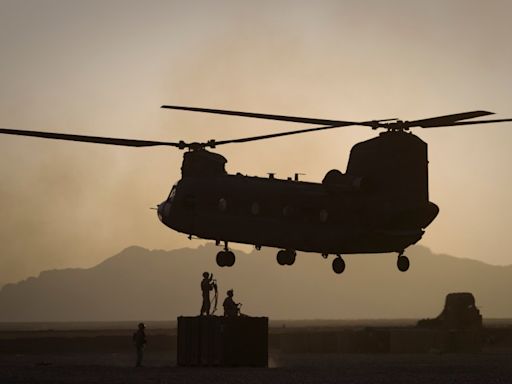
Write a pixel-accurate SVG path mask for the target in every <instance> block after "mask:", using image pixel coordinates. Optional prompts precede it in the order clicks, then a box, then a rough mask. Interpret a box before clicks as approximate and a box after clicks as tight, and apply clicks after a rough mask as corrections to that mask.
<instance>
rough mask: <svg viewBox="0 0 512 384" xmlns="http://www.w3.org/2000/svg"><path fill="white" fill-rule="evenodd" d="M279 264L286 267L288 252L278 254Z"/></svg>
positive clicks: (281, 251)
mask: <svg viewBox="0 0 512 384" xmlns="http://www.w3.org/2000/svg"><path fill="white" fill-rule="evenodd" d="M276 258H277V262H278V263H279V265H286V251H284V250H280V251H279V252H277V257H276Z"/></svg>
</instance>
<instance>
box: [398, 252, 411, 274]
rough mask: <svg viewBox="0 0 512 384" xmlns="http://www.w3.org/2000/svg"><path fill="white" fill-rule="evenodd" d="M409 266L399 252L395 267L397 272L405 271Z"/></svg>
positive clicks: (407, 259) (405, 258)
mask: <svg viewBox="0 0 512 384" xmlns="http://www.w3.org/2000/svg"><path fill="white" fill-rule="evenodd" d="M409 264H410V263H409V258H408V257H407V256H405V255H404V254H402V253H401V252H400V253H399V254H398V258H397V260H396V266H397V267H398V270H399V271H400V272H405V271H407V270H408V269H409Z"/></svg>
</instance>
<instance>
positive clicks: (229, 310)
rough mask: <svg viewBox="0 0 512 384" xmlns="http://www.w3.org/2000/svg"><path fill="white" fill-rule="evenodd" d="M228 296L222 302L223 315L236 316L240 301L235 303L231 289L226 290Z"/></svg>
mask: <svg viewBox="0 0 512 384" xmlns="http://www.w3.org/2000/svg"><path fill="white" fill-rule="evenodd" d="M227 295H228V297H226V298H225V299H224V303H222V306H223V307H224V316H227V317H236V316H238V312H239V310H240V308H239V306H240V305H241V304H240V303H235V301H234V300H233V290H232V289H230V290H229V291H228V292H227Z"/></svg>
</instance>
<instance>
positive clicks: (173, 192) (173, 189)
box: [167, 183, 178, 202]
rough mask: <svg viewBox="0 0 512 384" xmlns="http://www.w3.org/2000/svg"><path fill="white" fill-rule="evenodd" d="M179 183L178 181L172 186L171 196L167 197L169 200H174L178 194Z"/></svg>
mask: <svg viewBox="0 0 512 384" xmlns="http://www.w3.org/2000/svg"><path fill="white" fill-rule="evenodd" d="M177 184H178V183H176V184H174V185H173V186H172V189H171V193H169V197H168V198H167V200H168V201H169V202H172V201H173V200H174V196H176V185H177Z"/></svg>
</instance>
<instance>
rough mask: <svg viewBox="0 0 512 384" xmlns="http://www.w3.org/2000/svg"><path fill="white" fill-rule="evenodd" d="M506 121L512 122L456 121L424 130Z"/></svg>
mask: <svg viewBox="0 0 512 384" xmlns="http://www.w3.org/2000/svg"><path fill="white" fill-rule="evenodd" d="M506 121H512V119H496V120H480V121H455V122H453V123H448V124H438V125H427V126H423V128H438V127H452V126H457V125H474V124H489V123H503V122H506Z"/></svg>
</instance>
